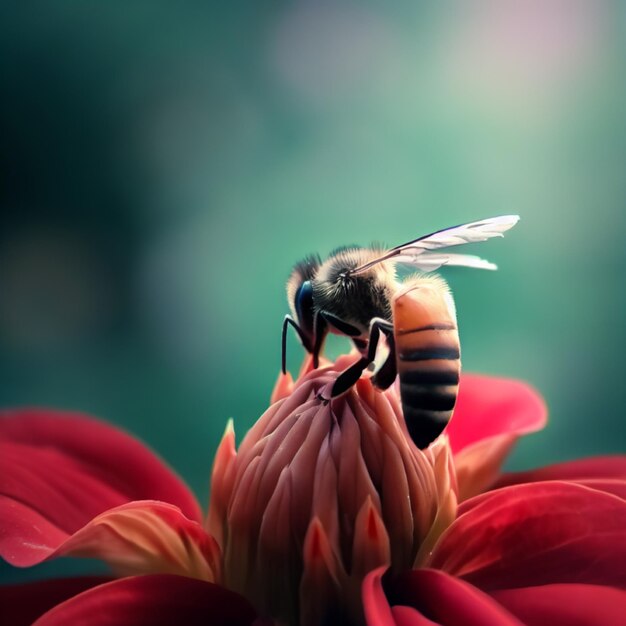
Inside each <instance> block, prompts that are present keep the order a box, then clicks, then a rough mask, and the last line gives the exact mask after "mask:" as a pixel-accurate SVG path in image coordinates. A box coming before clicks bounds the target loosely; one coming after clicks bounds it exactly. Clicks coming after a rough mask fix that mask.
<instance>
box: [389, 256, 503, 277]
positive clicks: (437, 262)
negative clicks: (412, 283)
mask: <svg viewBox="0 0 626 626" xmlns="http://www.w3.org/2000/svg"><path fill="white" fill-rule="evenodd" d="M391 260H392V261H394V262H395V263H405V264H407V265H412V266H413V267H416V268H417V269H420V270H422V271H423V272H433V271H434V270H436V269H439V268H440V267H441V266H442V265H457V266H462V267H473V268H475V269H479V270H497V269H498V266H497V265H496V264H495V263H491V262H490V261H486V260H485V259H481V258H480V257H478V256H474V255H473V254H446V253H437V252H434V253H433V252H428V251H426V252H422V253H421V254H419V255H417V256H412V255H408V254H407V255H406V256H405V255H404V254H400V255H398V256H395V257H393V258H392V259H391Z"/></svg>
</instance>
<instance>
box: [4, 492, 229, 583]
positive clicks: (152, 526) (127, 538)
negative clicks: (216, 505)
mask: <svg viewBox="0 0 626 626" xmlns="http://www.w3.org/2000/svg"><path fill="white" fill-rule="evenodd" d="M12 511H14V512H17V515H16V521H18V522H19V521H23V522H24V523H23V526H22V528H21V530H20V532H19V533H17V532H13V533H10V534H9V535H8V537H7V538H6V540H5V541H3V542H2V543H1V544H0V547H1V548H2V551H3V552H4V553H5V554H7V555H8V556H7V558H8V559H9V560H10V561H11V562H12V563H13V564H14V565H18V566H21V567H27V566H30V565H34V564H36V563H39V562H41V561H42V560H44V559H50V558H53V557H58V556H83V557H91V558H100V559H102V560H104V561H106V562H107V563H109V564H111V565H113V566H114V567H115V568H116V570H117V571H118V572H120V573H123V574H144V573H153V572H159V573H170V574H181V575H185V576H190V577H192V578H200V579H202V580H207V581H210V582H213V581H216V580H219V579H220V559H221V556H220V550H219V547H218V545H217V543H216V542H215V540H214V539H213V538H212V537H211V536H210V535H208V534H207V533H206V532H205V531H204V529H203V528H202V527H201V526H200V524H198V522H196V521H193V520H189V519H187V518H186V517H185V516H184V515H183V514H182V513H181V511H180V509H178V508H177V507H175V506H173V505H171V504H165V503H163V502H154V501H140V502H130V503H128V504H123V505H122V506H119V507H116V508H114V509H110V510H109V511H105V512H104V513H102V514H100V515H98V516H97V517H95V518H94V519H93V520H91V521H90V522H89V523H88V524H87V525H85V526H84V527H83V528H81V529H80V530H78V531H77V532H76V533H74V534H73V535H71V536H67V535H64V536H63V540H62V541H61V542H58V539H59V537H60V535H56V537H55V538H56V540H57V541H52V542H48V543H46V540H48V539H50V537H51V536H52V534H51V533H50V532H44V533H43V535H38V534H37V525H35V526H32V525H31V524H32V518H29V517H28V514H29V510H26V511H23V512H22V513H23V514H24V516H23V517H22V516H21V515H20V510H19V508H18V509H15V508H13V509H12Z"/></svg>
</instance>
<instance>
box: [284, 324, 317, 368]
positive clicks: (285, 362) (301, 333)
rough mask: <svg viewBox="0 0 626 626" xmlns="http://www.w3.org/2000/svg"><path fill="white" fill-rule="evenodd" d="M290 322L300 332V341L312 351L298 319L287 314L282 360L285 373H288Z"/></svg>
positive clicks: (308, 350)
mask: <svg viewBox="0 0 626 626" xmlns="http://www.w3.org/2000/svg"><path fill="white" fill-rule="evenodd" d="M290 324H291V326H293V328H294V329H295V331H296V333H298V337H299V339H300V341H301V342H302V345H303V346H304V347H305V349H306V350H307V352H311V349H310V348H309V342H308V341H307V339H306V337H305V336H304V333H303V332H302V329H301V328H300V326H298V323H297V322H296V320H294V319H293V317H291V315H285V319H284V320H283V333H282V360H281V364H282V372H283V374H286V373H287V327H288V326H289V325H290Z"/></svg>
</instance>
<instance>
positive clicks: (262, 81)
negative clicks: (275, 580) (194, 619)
mask: <svg viewBox="0 0 626 626" xmlns="http://www.w3.org/2000/svg"><path fill="white" fill-rule="evenodd" d="M425 4H426V3H416V2H412V1H409V0H406V1H405V2H389V3H375V2H367V1H359V2H356V1H354V2H335V1H330V0H325V1H322V2H319V1H317V2H312V1H301V2H291V3H289V2H265V3H260V2H259V3H242V2H230V3H226V2H225V3H206V2H186V3H167V2H159V1H156V0H152V1H150V2H148V1H146V2H133V3H125V4H120V3H102V2H69V1H62V2H55V3H41V4H36V3H21V4H18V3H3V4H2V7H1V8H0V84H1V85H2V96H1V98H0V196H1V211H2V212H1V217H0V404H1V405H2V406H6V407H13V406H20V405H26V404H27V405H46V406H54V407H60V408H67V409H73V410H80V411H85V412H88V413H92V414H94V415H97V416H100V417H102V418H105V419H107V420H109V421H111V422H113V423H115V424H118V425H120V426H122V427H124V428H125V429H127V430H128V431H130V432H132V433H134V434H135V435H137V436H138V437H140V438H142V439H143V440H144V441H146V442H148V444H150V445H151V446H152V447H153V448H154V449H156V450H157V451H158V452H159V454H160V455H161V456H162V457H164V458H165V459H166V460H167V461H168V462H169V463H170V464H171V465H172V466H174V467H175V468H176V469H177V470H178V471H179V473H180V474H181V475H182V476H183V477H184V478H185V479H186V480H187V481H188V482H189V483H190V484H191V485H192V487H193V488H194V490H195V491H196V493H197V494H198V495H199V497H200V498H201V500H202V501H205V502H206V499H207V496H208V476H209V472H210V468H211V461H212V456H213V453H214V451H215V448H216V446H217V443H218V440H219V437H220V435H221V433H222V432H223V429H224V426H225V423H226V420H227V418H229V417H233V418H234V420H235V426H236V431H237V433H238V435H239V437H241V435H242V434H243V433H245V431H246V430H247V429H248V428H249V427H250V425H251V424H252V423H253V422H254V420H255V419H256V417H258V416H259V415H260V414H261V413H262V411H263V410H264V409H265V408H266V406H267V403H268V398H269V394H270V391H271V388H272V385H273V383H274V380H275V378H276V375H277V372H278V368H279V361H280V326H281V321H282V318H283V315H284V314H285V312H286V311H287V306H286V302H285V297H284V283H285V280H286V278H287V275H288V273H289V270H290V268H291V266H292V264H293V263H294V262H295V261H296V260H298V258H299V257H301V256H303V255H304V254H306V253H309V252H313V251H318V252H320V253H321V254H326V253H328V252H329V251H330V250H331V249H332V248H334V247H335V246H338V245H341V244H346V243H359V244H367V243H369V242H370V241H372V240H374V239H376V240H379V241H384V242H387V243H389V244H397V243H400V242H402V241H405V240H407V239H411V238H414V237H415V236H418V235H420V234H423V233H426V232H429V231H430V230H435V229H438V228H441V227H444V226H448V225H453V224H457V223H461V222H466V221H472V220H475V219H479V218H483V217H487V216H492V215H497V214H503V213H519V214H520V215H521V216H522V221H521V222H520V224H519V225H518V226H517V227H516V228H515V230H514V231H512V232H511V233H510V234H509V235H507V237H506V238H505V239H503V240H497V241H493V242H489V243H487V244H482V245H481V246H480V248H479V249H478V248H476V249H475V250H468V251H469V252H479V253H480V254H481V255H483V256H485V257H487V258H489V259H490V260H493V261H495V262H497V263H498V265H499V266H500V270H499V271H498V272H497V273H488V272H483V273H481V272H472V271H471V270H462V269H458V270H448V271H446V272H445V277H446V278H447V279H448V280H449V282H450V283H451V285H452V288H453V290H454V294H455V297H456V301H457V307H458V311H459V323H460V328H461V336H462V342H463V363H464V367H465V368H466V369H467V370H474V371H481V372H486V373H492V374H500V375H506V376H514V377H519V378H522V379H525V380H528V381H530V382H531V383H532V384H534V385H535V386H536V387H537V388H538V389H539V390H540V391H541V392H542V393H543V394H544V396H545V397H546V399H547V402H548V404H549V407H550V413H551V422H550V425H549V427H548V428H547V429H546V430H545V432H542V433H541V434H537V435H534V436H532V437H529V438H528V439H527V440H526V441H524V442H522V443H521V444H520V445H519V447H518V449H517V451H516V453H515V455H514V456H513V458H512V460H511V462H510V467H512V468H520V467H524V466H530V465H536V464H543V463H547V462H550V461H554V460H562V459H568V458H572V457H576V456H581V455H589V454H595V453H608V452H624V451H625V450H626V415H625V411H624V406H625V404H626V403H625V400H626V392H625V388H626V384H625V383H624V367H623V362H624V351H625V350H626V331H625V328H624V322H625V319H626V316H625V308H626V296H625V289H624V274H625V272H626V246H625V245H624V238H625V235H626V232H625V231H626V229H625V228H624V227H625V225H626V212H625V202H626V167H625V166H626V115H625V111H626V106H625V105H626V87H625V83H624V75H625V74H626V64H625V62H624V60H625V59H624V51H625V50H624V43H623V42H624V40H625V39H624V35H625V34H626V33H625V32H624V30H625V29H624V26H625V22H624V11H623V8H624V5H623V4H622V5H621V7H620V5H619V3H618V2H615V3H612V2H604V1H599V0H595V1H593V2H590V1H577V0H550V1H547V0H531V1H524V2H518V1H512V0H511V1H509V0H489V1H480V2H473V3H464V4H463V5H462V6H454V8H453V6H452V5H449V4H446V6H445V7H444V6H439V3H432V4H433V5H434V4H436V5H437V8H435V7H434V6H426V5H425ZM291 344H292V348H291V350H290V366H291V368H292V369H293V370H295V369H296V368H297V366H298V363H299V359H300V358H301V356H302V351H301V349H300V348H299V346H297V345H296V344H297V342H296V341H295V338H293V341H292V342H291ZM345 348H346V345H345V344H341V343H339V344H337V343H335V344H333V346H332V349H333V350H335V351H337V350H342V349H345ZM81 568H82V569H81ZM85 568H91V564H89V563H87V564H85V563H78V564H77V563H73V562H72V563H69V562H66V563H64V564H61V565H59V564H56V563H55V564H52V565H44V566H42V567H39V568H35V569H34V570H31V571H27V572H19V571H13V570H10V569H9V568H7V567H3V568H2V569H1V570H0V573H1V574H2V577H3V578H5V579H7V578H12V579H14V580H25V579H27V578H30V577H39V576H43V575H48V574H49V573H56V572H59V571H64V572H65V573H68V572H76V571H83V569H85Z"/></svg>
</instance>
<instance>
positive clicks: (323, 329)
mask: <svg viewBox="0 0 626 626" xmlns="http://www.w3.org/2000/svg"><path fill="white" fill-rule="evenodd" d="M313 334H314V335H315V341H314V342H313V349H312V350H309V352H311V353H312V354H313V369H317V368H318V367H319V364H320V352H321V351H322V346H323V345H324V340H325V339H326V335H327V334H328V324H326V320H325V319H324V318H323V317H322V316H321V315H319V314H318V313H316V314H315V318H314V320H313Z"/></svg>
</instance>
